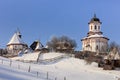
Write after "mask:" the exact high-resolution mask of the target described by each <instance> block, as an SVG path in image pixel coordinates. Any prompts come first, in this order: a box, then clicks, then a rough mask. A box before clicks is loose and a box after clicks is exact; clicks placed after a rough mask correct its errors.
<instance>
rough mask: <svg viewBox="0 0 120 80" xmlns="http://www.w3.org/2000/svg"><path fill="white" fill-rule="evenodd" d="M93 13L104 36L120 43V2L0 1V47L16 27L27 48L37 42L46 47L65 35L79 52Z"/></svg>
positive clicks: (117, 0)
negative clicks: (100, 24) (56, 37)
mask: <svg viewBox="0 0 120 80" xmlns="http://www.w3.org/2000/svg"><path fill="white" fill-rule="evenodd" d="M94 13H96V15H97V17H98V18H99V19H100V20H101V22H102V26H101V30H102V32H103V33H104V36H107V37H108V38H109V39H110V42H111V41H115V42H117V43H118V44H120V37H119V34H120V0H0V28H1V29H0V47H5V45H6V44H7V43H8V42H9V40H10V38H11V37H12V35H13V34H14V32H15V31H16V30H17V28H19V29H20V31H21V33H22V35H23V41H24V42H26V43H27V44H28V45H30V44H31V43H32V42H33V41H34V40H36V39H39V40H40V41H41V42H42V43H43V44H44V45H45V44H46V42H47V41H48V40H50V38H51V37H52V36H62V35H66V36H68V37H70V38H72V39H74V40H76V42H77V45H78V47H77V50H81V38H83V37H85V36H86V35H87V32H88V22H89V21H90V19H91V18H92V17H93V15H94Z"/></svg>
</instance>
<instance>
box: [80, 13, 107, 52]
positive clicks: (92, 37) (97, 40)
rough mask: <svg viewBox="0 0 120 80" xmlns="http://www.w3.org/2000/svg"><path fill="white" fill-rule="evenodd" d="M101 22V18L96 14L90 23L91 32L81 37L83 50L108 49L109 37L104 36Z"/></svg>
mask: <svg viewBox="0 0 120 80" xmlns="http://www.w3.org/2000/svg"><path fill="white" fill-rule="evenodd" d="M101 24H102V22H101V21H100V19H99V18H97V17H96V15H95V14H94V17H93V18H92V19H91V20H90V22H89V23H88V25H89V32H88V33H87V36H86V37H84V38H83V39H81V41H82V50H83V51H91V52H105V51H106V50H107V46H108V40H109V39H108V38H107V37H105V36H103V33H102V32H101Z"/></svg>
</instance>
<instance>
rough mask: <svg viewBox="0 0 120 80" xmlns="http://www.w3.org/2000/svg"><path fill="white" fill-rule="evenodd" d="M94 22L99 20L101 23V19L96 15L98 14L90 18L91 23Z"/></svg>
mask: <svg viewBox="0 0 120 80" xmlns="http://www.w3.org/2000/svg"><path fill="white" fill-rule="evenodd" d="M93 22H99V23H101V22H100V19H99V18H97V17H96V14H94V17H93V18H92V19H91V20H90V22H89V23H93Z"/></svg>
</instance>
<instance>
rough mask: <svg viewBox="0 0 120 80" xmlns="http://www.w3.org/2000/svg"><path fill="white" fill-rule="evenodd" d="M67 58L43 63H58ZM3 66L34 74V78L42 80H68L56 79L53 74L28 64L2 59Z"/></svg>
mask: <svg viewBox="0 0 120 80" xmlns="http://www.w3.org/2000/svg"><path fill="white" fill-rule="evenodd" d="M64 57H65V56H59V57H56V58H53V59H49V60H45V61H43V62H46V61H47V62H50V61H56V60H58V59H61V58H64ZM0 60H1V63H0V64H2V65H6V66H10V67H11V68H13V69H20V70H23V71H26V72H29V73H32V74H33V76H35V77H37V78H40V79H45V80H67V78H66V76H65V77H56V76H55V74H53V73H52V72H48V71H47V72H45V71H36V70H35V69H34V68H33V67H32V65H30V63H29V65H26V64H28V63H23V62H19V61H12V60H8V59H0Z"/></svg>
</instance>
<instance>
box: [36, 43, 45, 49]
mask: <svg viewBox="0 0 120 80" xmlns="http://www.w3.org/2000/svg"><path fill="white" fill-rule="evenodd" d="M42 48H43V45H42V44H41V43H40V41H37V45H36V48H35V50H40V49H42Z"/></svg>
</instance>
